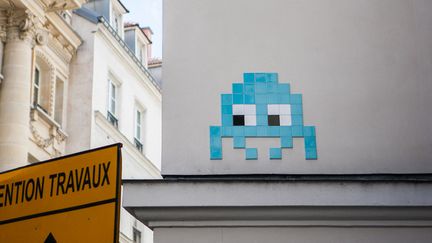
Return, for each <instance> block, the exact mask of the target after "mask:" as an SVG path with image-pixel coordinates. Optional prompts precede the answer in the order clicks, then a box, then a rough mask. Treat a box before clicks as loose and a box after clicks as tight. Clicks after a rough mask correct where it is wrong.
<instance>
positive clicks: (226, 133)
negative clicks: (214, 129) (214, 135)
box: [222, 126, 233, 137]
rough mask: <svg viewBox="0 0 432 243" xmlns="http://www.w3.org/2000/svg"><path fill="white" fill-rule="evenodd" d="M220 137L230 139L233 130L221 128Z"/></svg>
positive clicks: (228, 127)
mask: <svg viewBox="0 0 432 243" xmlns="http://www.w3.org/2000/svg"><path fill="white" fill-rule="evenodd" d="M222 136H224V137H232V136H233V128H232V127H231V126H223V127H222Z"/></svg>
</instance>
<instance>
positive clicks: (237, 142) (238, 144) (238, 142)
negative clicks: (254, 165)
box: [234, 137, 246, 148]
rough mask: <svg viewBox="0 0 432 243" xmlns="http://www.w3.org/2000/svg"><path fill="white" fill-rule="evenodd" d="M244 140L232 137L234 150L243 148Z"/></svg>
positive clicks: (243, 138)
mask: <svg viewBox="0 0 432 243" xmlns="http://www.w3.org/2000/svg"><path fill="white" fill-rule="evenodd" d="M245 146H246V139H245V137H234V148H245Z"/></svg>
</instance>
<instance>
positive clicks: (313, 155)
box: [306, 148, 318, 160]
mask: <svg viewBox="0 0 432 243" xmlns="http://www.w3.org/2000/svg"><path fill="white" fill-rule="evenodd" d="M306 159H307V160H315V159H318V153H317V150H316V149H311V148H306Z"/></svg>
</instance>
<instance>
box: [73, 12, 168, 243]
mask: <svg viewBox="0 0 432 243" xmlns="http://www.w3.org/2000/svg"><path fill="white" fill-rule="evenodd" d="M74 23H75V26H74V27H75V30H76V31H77V32H78V33H79V34H80V35H81V36H82V38H83V39H84V42H85V45H83V49H82V50H79V58H78V59H77V60H75V63H74V74H73V75H72V77H73V78H72V79H73V80H72V84H73V85H72V87H71V89H72V92H70V95H71V94H73V98H72V99H73V101H74V102H76V103H73V102H72V101H71V102H70V104H69V107H68V108H69V113H71V114H74V115H72V116H71V117H70V119H69V124H73V125H72V126H70V128H71V129H70V130H69V133H70V134H72V136H73V139H72V140H71V141H70V146H69V150H68V151H69V152H75V151H80V150H84V149H89V148H94V147H100V146H103V145H106V144H112V143H117V142H120V143H122V144H123V148H122V162H123V166H122V178H123V179H137V178H139V179H155V178H161V175H160V171H159V168H160V160H161V158H160V157H161V155H160V153H161V95H160V92H159V91H158V90H157V89H156V88H155V87H153V86H152V85H153V84H151V83H150V81H149V80H148V79H147V78H146V76H145V75H144V73H142V71H141V70H140V69H138V67H137V66H136V64H135V63H134V62H133V61H131V58H130V56H128V55H127V53H126V52H125V51H124V50H123V49H121V48H123V47H121V46H120V45H119V44H118V41H117V40H115V39H114V38H113V37H112V34H111V33H109V32H108V31H107V29H106V27H104V26H103V25H102V24H100V23H99V24H95V23H91V22H89V21H87V20H86V19H84V18H82V17H80V16H76V15H75V16H74ZM109 77H110V78H114V79H115V81H117V82H119V89H118V91H119V92H118V97H119V99H118V107H117V111H118V113H117V114H116V115H117V118H118V119H119V126H118V128H115V127H114V126H113V125H112V124H110V123H109V122H108V120H107V102H108V78H109ZM136 104H140V105H141V106H142V107H143V108H145V114H144V119H143V127H142V130H143V133H142V135H143V137H142V139H143V145H144V151H143V153H141V152H140V151H139V150H138V149H136V148H135V145H134V143H133V139H134V122H135V106H136ZM133 228H136V229H138V230H139V231H141V237H142V242H143V243H150V242H152V240H153V238H152V237H153V233H152V231H151V230H150V229H148V228H147V227H145V226H144V225H143V224H142V223H141V222H139V221H137V220H136V219H135V218H134V217H133V216H131V215H130V214H129V213H127V212H126V211H125V210H124V209H123V208H122V209H121V218H120V232H121V236H120V242H132V239H133Z"/></svg>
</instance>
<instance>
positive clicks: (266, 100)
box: [210, 73, 318, 160]
mask: <svg viewBox="0 0 432 243" xmlns="http://www.w3.org/2000/svg"><path fill="white" fill-rule="evenodd" d="M302 104H303V102H302V95H301V94H292V93H291V89H290V84H288V83H279V81H278V74H277V73H244V74H243V83H233V84H232V94H222V95H221V122H222V125H221V126H210V159H212V160H220V159H222V138H223V137H232V138H233V147H234V149H244V150H245V159H247V160H256V159H258V149H257V148H249V147H247V144H246V138H247V137H277V138H280V147H277V148H269V158H270V159H282V149H288V148H293V138H304V147H305V158H306V159H308V160H315V159H317V158H318V154H317V146H316V133H315V127H314V126H304V124H303V105H302Z"/></svg>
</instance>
